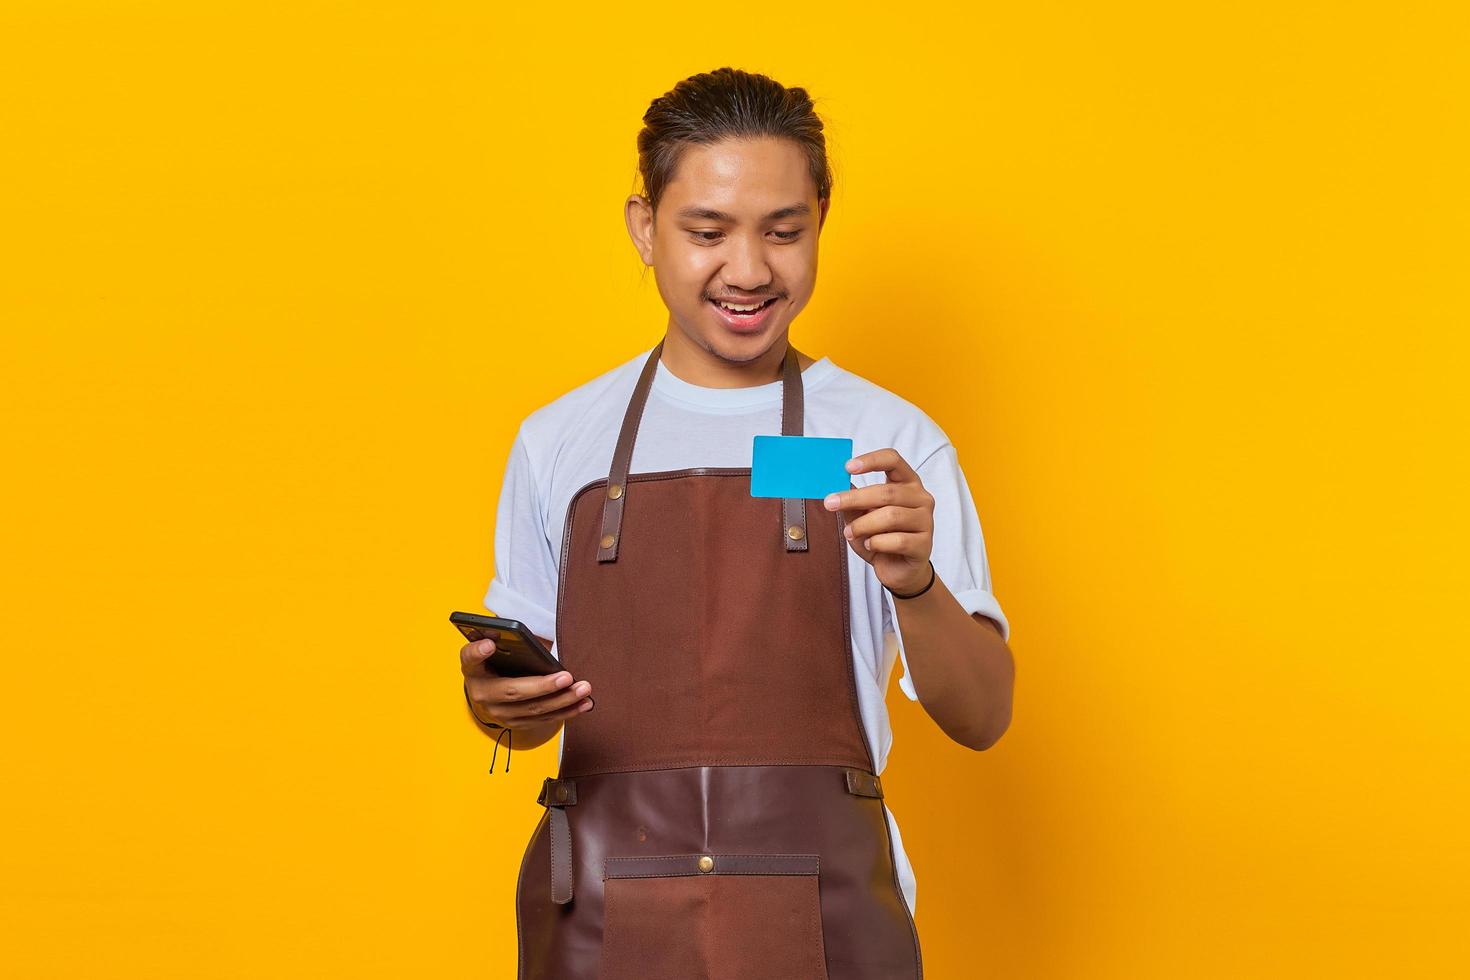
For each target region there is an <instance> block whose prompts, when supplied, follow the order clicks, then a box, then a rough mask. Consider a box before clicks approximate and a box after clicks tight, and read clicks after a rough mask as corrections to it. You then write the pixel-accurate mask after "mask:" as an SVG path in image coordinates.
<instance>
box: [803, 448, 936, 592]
mask: <svg viewBox="0 0 1470 980" xmlns="http://www.w3.org/2000/svg"><path fill="white" fill-rule="evenodd" d="M880 470H881V471H883V472H884V473H886V474H887V480H886V482H884V483H874V484H873V485H871V486H866V487H858V488H856V489H854V490H843V491H841V492H839V493H832V494H828V495H827V498H826V500H825V501H824V505H825V506H826V508H827V509H828V510H838V511H842V514H843V517H844V518H845V519H846V525H847V526H846V528H845V529H844V532H845V533H846V535H847V543H848V545H850V546H851V547H852V550H853V551H856V552H857V553H858V556H859V557H861V558H862V559H863V561H866V562H867V563H868V564H870V565H872V566H873V572H874V573H875V574H876V575H877V576H878V581H879V582H882V583H883V586H884V588H887V589H889V590H890V591H893V592H903V593H908V592H917V591H919V590H920V589H922V588H923V587H924V586H926V585H928V584H929V555H930V553H931V552H932V550H933V547H934V495H933V494H931V493H930V492H929V491H928V490H925V489H924V481H922V480H920V479H919V474H918V473H916V472H915V471H914V468H913V467H912V466H910V465H909V464H908V462H907V461H906V460H905V459H904V458H903V457H902V456H900V455H899V453H898V450H896V449H875V450H873V451H872V452H870V453H863V454H862V455H861V456H854V457H853V458H852V459H851V460H849V461H848V463H847V471H848V472H849V473H869V472H877V471H880Z"/></svg>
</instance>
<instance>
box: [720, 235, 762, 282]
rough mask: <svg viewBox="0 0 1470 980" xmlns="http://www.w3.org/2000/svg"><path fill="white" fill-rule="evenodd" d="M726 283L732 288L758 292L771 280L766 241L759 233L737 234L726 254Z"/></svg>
mask: <svg viewBox="0 0 1470 980" xmlns="http://www.w3.org/2000/svg"><path fill="white" fill-rule="evenodd" d="M724 280H725V285H726V286H728V287H729V288H730V289H732V290H739V291H742V292H747V293H757V292H761V291H763V290H765V289H766V288H767V287H768V286H769V285H770V282H771V265H770V263H769V262H768V261H767V260H766V247H765V243H764V242H763V241H762V240H761V238H760V236H759V235H756V236H755V237H754V238H752V236H750V235H738V236H735V237H734V238H733V239H732V241H731V243H730V248H729V249H728V250H727V252H726V254H725V268H724Z"/></svg>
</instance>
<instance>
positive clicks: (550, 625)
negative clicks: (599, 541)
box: [484, 431, 558, 654]
mask: <svg viewBox="0 0 1470 980" xmlns="http://www.w3.org/2000/svg"><path fill="white" fill-rule="evenodd" d="M543 494H544V490H543V488H542V487H541V485H540V480H539V478H538V474H537V472H536V470H535V467H534V466H533V465H532V459H531V454H530V450H529V448H528V446H527V445H526V442H525V437H524V432H523V431H522V432H518V433H517V434H516V438H515V442H514V443H513V444H512V445H511V450H510V456H509V459H508V460H507V462H506V467H505V479H504V481H503V482H502V484H501V487H500V502H499V505H498V506H497V508H496V512H495V573H494V575H493V577H492V578H491V580H490V585H489V587H488V588H487V589H486V591H485V599H484V602H485V608H487V609H492V610H494V611H495V613H496V614H497V615H499V616H504V617H506V618H508V619H518V620H520V621H521V622H523V623H525V624H526V628H527V629H529V630H530V631H531V632H532V633H534V634H535V635H536V636H538V637H541V638H542V639H543V640H545V642H546V646H547V648H548V649H550V650H552V653H553V654H554V653H555V652H556V651H555V649H554V648H553V641H552V640H548V639H546V638H547V637H555V636H556V593H557V585H558V583H557V565H556V562H557V556H556V554H555V553H554V552H553V550H552V547H551V544H550V542H549V540H548V538H547V535H546V521H545V518H544V516H543V515H544V513H545V509H544V508H543V506H542V496H543Z"/></svg>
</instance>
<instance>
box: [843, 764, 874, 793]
mask: <svg viewBox="0 0 1470 980" xmlns="http://www.w3.org/2000/svg"><path fill="white" fill-rule="evenodd" d="M844 772H845V773H846V776H847V791H848V792H849V793H851V794H852V795H853V796H871V797H874V798H876V799H880V800H881V799H882V798H883V784H882V783H881V782H879V781H878V777H877V776H875V775H873V774H872V773H870V772H863V771H862V770H861V769H847V770H844Z"/></svg>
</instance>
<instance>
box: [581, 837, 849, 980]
mask: <svg viewBox="0 0 1470 980" xmlns="http://www.w3.org/2000/svg"><path fill="white" fill-rule="evenodd" d="M817 871H818V861H817V855H815V854H666V855H653V856H649V857H632V856H629V857H610V858H607V859H606V860H605V862H604V868H603V875H602V878H603V891H602V900H603V931H602V964H601V968H600V970H599V971H598V974H597V976H598V980H694V978H700V980H706V978H707V980H750V978H759V977H779V978H781V980H827V955H826V951H825V949H824V948H823V945H822V906H821V900H820V897H819V893H818V874H817Z"/></svg>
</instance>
